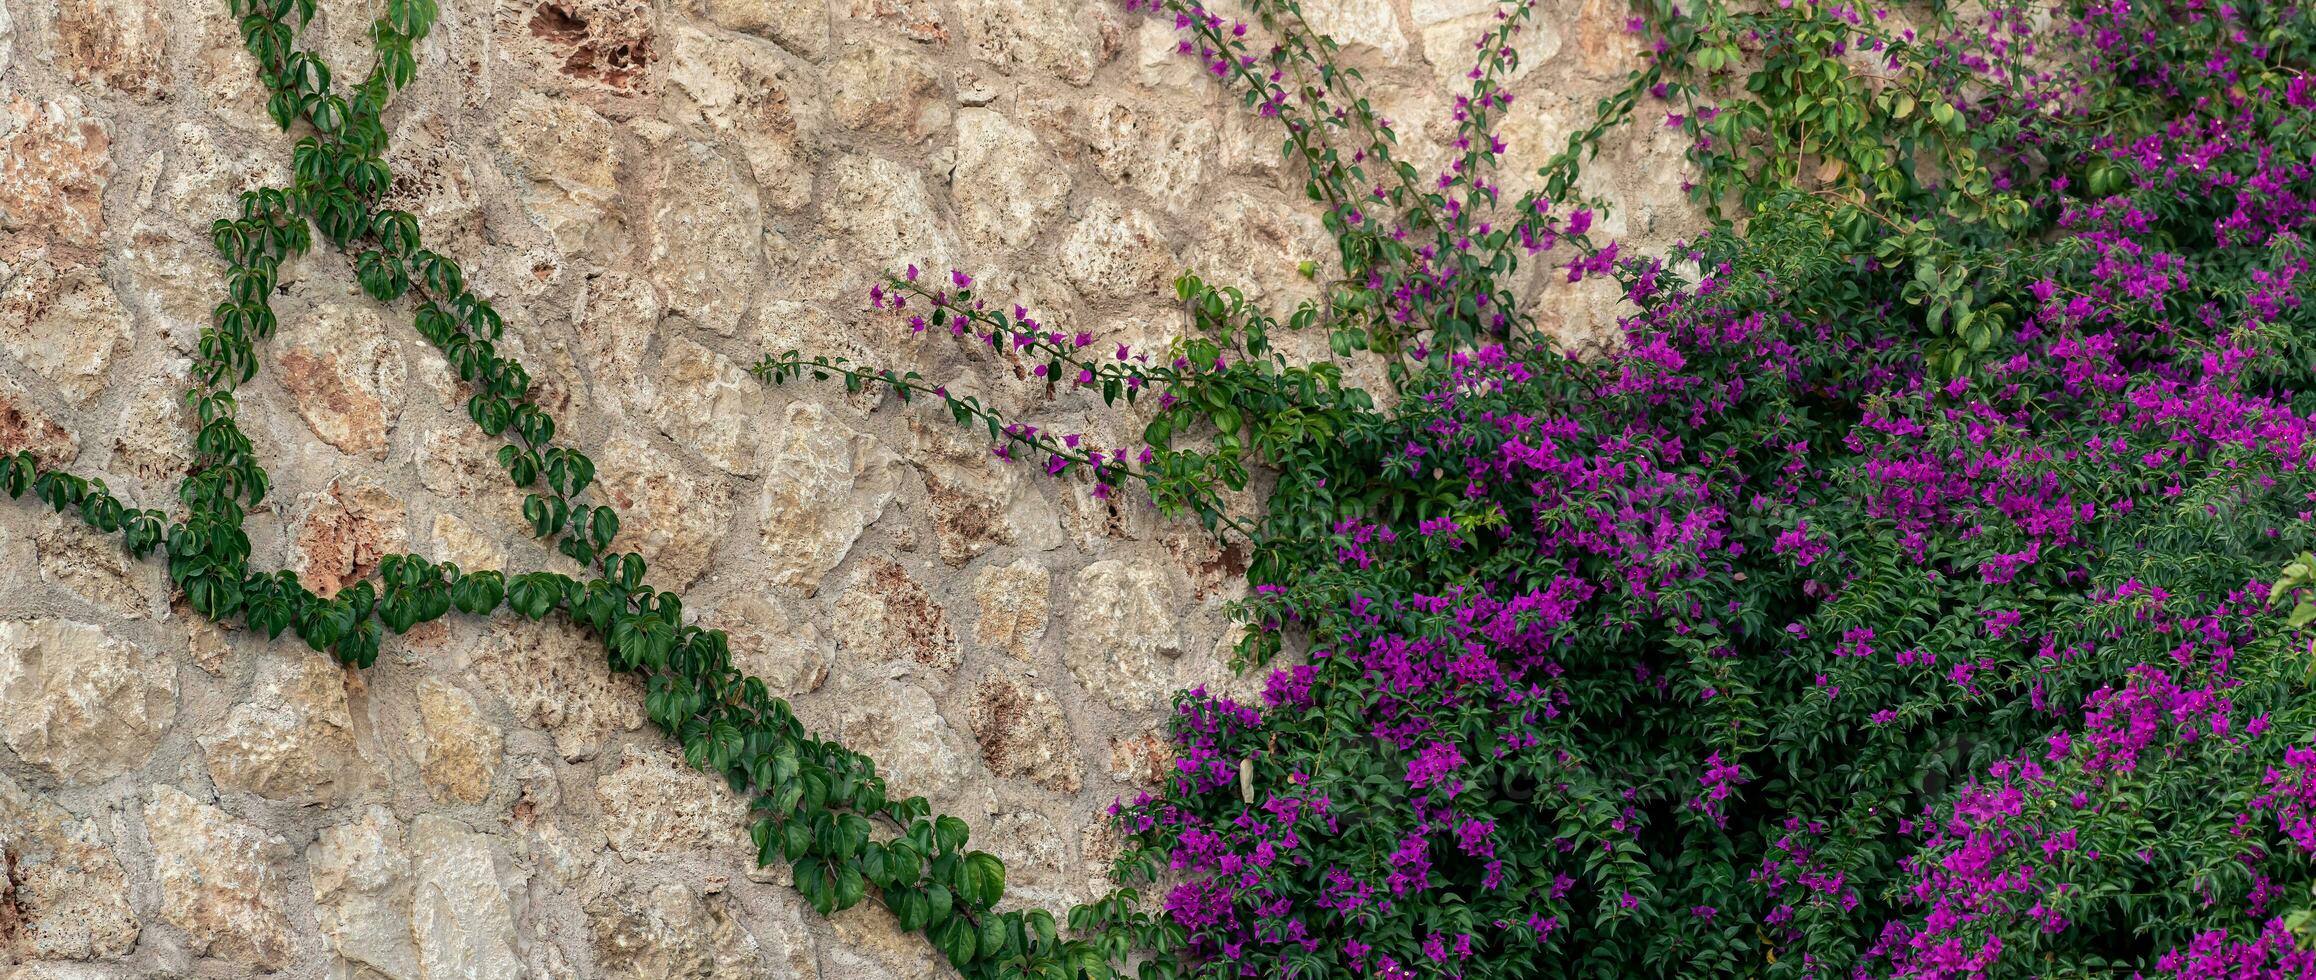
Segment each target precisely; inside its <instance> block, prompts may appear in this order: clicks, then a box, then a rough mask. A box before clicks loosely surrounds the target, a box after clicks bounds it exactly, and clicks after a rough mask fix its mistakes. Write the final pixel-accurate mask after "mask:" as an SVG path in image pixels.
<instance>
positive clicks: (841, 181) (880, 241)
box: [822, 156, 956, 270]
mask: <svg viewBox="0 0 2316 980" xmlns="http://www.w3.org/2000/svg"><path fill="white" fill-rule="evenodd" d="M830 176H831V179H832V180H833V181H834V182H835V183H834V186H833V187H832V188H831V190H832V192H833V193H832V194H831V195H830V197H829V200H828V202H827V203H826V204H824V205H823V210H822V222H823V224H825V225H826V226H827V227H828V229H829V230H830V231H833V232H835V233H837V234H840V235H844V236H846V237H847V238H849V239H851V241H852V244H853V245H854V246H855V247H857V248H858V249H859V253H858V254H857V255H856V256H855V258H854V262H853V264H854V265H856V266H857V265H862V264H866V265H870V266H872V267H881V268H884V269H895V270H897V269H899V268H901V267H902V266H905V265H916V266H920V267H922V268H925V269H932V270H946V269H948V268H949V267H950V266H951V265H953V264H954V262H953V261H952V257H953V256H954V255H955V252H956V246H955V243H954V241H953V238H952V235H951V233H950V232H949V230H948V227H947V226H946V225H945V224H944V223H943V222H942V221H941V220H940V216H939V213H938V212H937V211H935V210H934V208H933V200H932V198H931V197H930V196H928V195H927V193H926V191H925V180H924V177H923V176H922V175H920V174H919V173H918V172H917V171H915V170H912V169H910V168H908V167H905V166H902V165H901V164H898V163H895V162H893V161H891V160H885V159H882V158H879V157H869V156H848V157H844V158H843V159H840V160H838V161H837V162H836V165H835V166H834V167H833V168H832V169H831V171H830Z"/></svg>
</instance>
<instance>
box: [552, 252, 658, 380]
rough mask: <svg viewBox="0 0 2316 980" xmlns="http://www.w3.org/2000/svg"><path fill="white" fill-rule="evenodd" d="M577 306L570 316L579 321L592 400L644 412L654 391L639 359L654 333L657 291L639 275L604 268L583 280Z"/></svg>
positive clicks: (580, 341) (583, 361)
mask: <svg viewBox="0 0 2316 980" xmlns="http://www.w3.org/2000/svg"><path fill="white" fill-rule="evenodd" d="M578 307H579V308H578V312H577V313H576V314H574V315H573V317H572V319H574V320H576V321H577V322H578V325H579V353H580V357H581V359H582V365H583V367H584V368H585V369H586V371H587V374H588V376H589V378H591V379H592V380H593V385H594V392H595V402H596V404H598V405H602V406H604V407H605V408H608V409H611V410H613V411H617V412H624V413H630V414H632V413H638V412H644V411H648V410H649V409H650V408H651V405H652V399H653V392H652V388H651V381H650V379H649V377H648V376H646V375H645V374H644V370H643V363H644V356H645V354H646V352H647V351H648V350H649V349H650V346H651V338H652V336H653V335H654V334H657V333H658V332H659V318H660V301H659V294H658V293H657V292H655V291H654V290H653V289H652V287H651V283H649V282H646V281H644V280H642V279H637V278H634V277H632V276H627V275H622V274H620V273H616V272H606V273H604V274H602V275H600V276H597V277H595V278H593V279H591V280H589V281H588V282H587V284H586V286H585V291H584V292H582V293H580V295H579V304H578Z"/></svg>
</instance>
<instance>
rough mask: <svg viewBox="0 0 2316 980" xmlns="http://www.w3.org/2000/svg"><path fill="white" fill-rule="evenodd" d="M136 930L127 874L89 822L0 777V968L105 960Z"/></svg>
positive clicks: (133, 938) (123, 948)
mask: <svg viewBox="0 0 2316 980" xmlns="http://www.w3.org/2000/svg"><path fill="white" fill-rule="evenodd" d="M139 931H140V929H139V928H138V925H137V914H136V910H135V909H134V908H133V907H132V906H131V905H130V903H129V882H128V876H127V875H126V873H124V872H123V871H122V869H121V862H120V859H119V858H118V857H117V856H116V855H115V854H114V853H113V850H112V848H110V847H108V846H106V844H105V841H104V838H103V836H102V835H101V833H100V832H99V831H98V828H97V825H96V823H95V822H94V821H88V820H76V819H74V818H73V816H72V814H70V813H67V812H65V810H64V808H63V807H60V806H57V805H56V804H54V803H50V802H48V801H47V800H44V799H41V798H40V797H38V796H34V795H32V794H31V793H28V792H26V791H25V789H24V787H22V786H19V785H17V784H16V783H15V782H14V781H12V780H10V779H9V778H8V777H7V776H5V775H0V964H5V963H8V962H10V961H12V960H87V959H110V958H112V957H116V956H120V955H122V954H124V953H127V952H128V951H129V950H130V949H131V948H133V947H135V946H136V944H137V934H138V933H139Z"/></svg>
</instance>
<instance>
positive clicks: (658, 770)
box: [595, 747, 748, 857]
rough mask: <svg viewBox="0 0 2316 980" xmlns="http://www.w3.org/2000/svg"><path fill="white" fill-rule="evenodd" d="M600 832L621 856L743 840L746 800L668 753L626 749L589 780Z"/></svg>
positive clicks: (742, 842) (733, 844)
mask: <svg viewBox="0 0 2316 980" xmlns="http://www.w3.org/2000/svg"><path fill="white" fill-rule="evenodd" d="M595 801H596V803H597V804H598V805H599V806H601V807H602V808H603V832H604V834H606V835H607V836H609V837H610V839H611V846H612V848H613V849H614V850H617V851H619V852H620V853H622V854H626V855H630V856H636V857H642V856H648V855H652V854H668V853H673V852H676V851H688V850H697V849H700V848H707V847H723V848H735V847H740V846H743V845H745V844H746V843H747V842H748V835H747V821H748V804H747V802H746V801H745V800H742V799H741V798H740V797H739V795H738V794H735V793H733V792H732V790H731V787H729V786H726V785H724V781H723V780H721V779H719V778H716V777H714V776H710V775H708V774H707V773H704V772H700V771H699V770H696V769H692V768H690V767H688V766H686V765H684V762H683V758H682V757H681V756H679V755H677V754H676V753H674V752H670V751H665V750H658V749H651V750H646V749H638V748H634V747H630V748H628V749H627V750H626V752H624V753H623V754H621V755H620V757H619V768H618V769H615V770H613V771H611V772H610V773H608V774H606V775H604V776H603V778H601V779H599V780H596V782H595Z"/></svg>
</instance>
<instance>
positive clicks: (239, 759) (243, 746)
mask: <svg viewBox="0 0 2316 980" xmlns="http://www.w3.org/2000/svg"><path fill="white" fill-rule="evenodd" d="M198 741H199V742H200V745H201V749H202V752H203V753H204V754H205V755H206V756H207V758H208V762H209V776H210V778H211V779H212V780H213V781H215V782H216V784H217V788H218V789H220V790H222V791H225V792H246V793H255V794H257V795H259V796H263V797H266V798H267V799H274V800H290V801H295V802H299V803H323V804H328V803H336V802H339V801H342V800H344V799H345V798H347V796H349V795H350V794H352V793H355V792H358V791H360V789H361V788H362V787H363V785H364V784H365V783H366V782H367V781H368V777H369V775H370V773H369V772H368V770H369V768H370V767H369V765H368V763H367V762H366V761H365V760H363V759H362V757H361V754H360V753H359V752H358V751H357V750H356V749H355V746H354V716H353V711H352V709H351V707H349V705H348V704H347V701H346V675H345V672H344V670H343V669H341V668H340V667H339V666H338V664H337V662H336V661H335V660H332V659H331V658H330V657H329V656H328V655H327V654H322V653H316V652H314V651H312V650H309V649H307V648H306V647H305V646H304V645H303V644H296V643H282V644H275V645H274V646H272V647H269V648H268V650H267V660H266V663H265V666H264V667H263V668H262V669H261V671H260V673H259V675H258V679H257V682H256V684H255V685H254V686H253V687H252V689H251V691H250V694H249V697H248V699H247V700H244V701H242V702H241V703H240V704H236V705H234V707H233V710H232V712H231V713H229V714H228V715H226V718H225V721H224V722H223V724H222V725H220V726H219V727H218V728H217V729H215V730H213V731H210V732H207V733H205V734H203V735H202V736H201V737H200V738H199V739H198Z"/></svg>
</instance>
